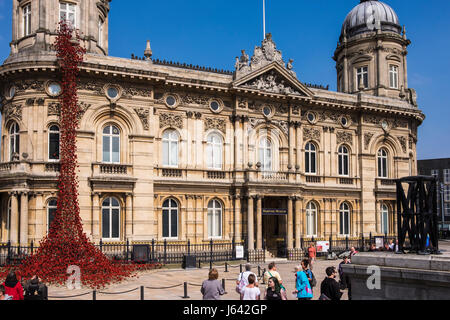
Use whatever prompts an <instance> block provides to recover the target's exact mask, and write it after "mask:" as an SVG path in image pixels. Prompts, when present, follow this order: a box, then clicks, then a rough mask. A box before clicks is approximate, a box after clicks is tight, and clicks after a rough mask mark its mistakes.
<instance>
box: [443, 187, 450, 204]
mask: <svg viewBox="0 0 450 320" xmlns="http://www.w3.org/2000/svg"><path fill="white" fill-rule="evenodd" d="M444 201H450V185H444Z"/></svg>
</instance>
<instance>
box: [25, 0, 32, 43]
mask: <svg viewBox="0 0 450 320" xmlns="http://www.w3.org/2000/svg"><path fill="white" fill-rule="evenodd" d="M30 34H31V4H27V5H26V6H25V7H23V36H24V37H26V36H28V35H30Z"/></svg>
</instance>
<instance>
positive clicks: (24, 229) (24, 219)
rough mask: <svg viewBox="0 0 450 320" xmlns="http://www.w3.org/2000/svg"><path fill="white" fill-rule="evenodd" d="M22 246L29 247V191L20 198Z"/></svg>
mask: <svg viewBox="0 0 450 320" xmlns="http://www.w3.org/2000/svg"><path fill="white" fill-rule="evenodd" d="M20 245H21V246H28V191H24V192H22V194H21V197H20Z"/></svg>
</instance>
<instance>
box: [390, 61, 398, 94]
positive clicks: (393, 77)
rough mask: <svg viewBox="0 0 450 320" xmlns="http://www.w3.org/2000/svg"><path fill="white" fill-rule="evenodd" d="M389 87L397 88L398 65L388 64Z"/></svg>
mask: <svg viewBox="0 0 450 320" xmlns="http://www.w3.org/2000/svg"><path fill="white" fill-rule="evenodd" d="M389 87H390V88H392V89H398V67H397V66H394V65H390V66H389Z"/></svg>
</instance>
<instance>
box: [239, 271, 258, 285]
mask: <svg viewBox="0 0 450 320" xmlns="http://www.w3.org/2000/svg"><path fill="white" fill-rule="evenodd" d="M251 274H252V275H254V276H255V283H258V277H257V276H256V274H254V273H253V272H251V271H245V272H242V273H239V276H238V279H237V281H239V282H241V278H244V283H245V285H246V286H247V285H248V276H249V275H251Z"/></svg>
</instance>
